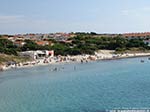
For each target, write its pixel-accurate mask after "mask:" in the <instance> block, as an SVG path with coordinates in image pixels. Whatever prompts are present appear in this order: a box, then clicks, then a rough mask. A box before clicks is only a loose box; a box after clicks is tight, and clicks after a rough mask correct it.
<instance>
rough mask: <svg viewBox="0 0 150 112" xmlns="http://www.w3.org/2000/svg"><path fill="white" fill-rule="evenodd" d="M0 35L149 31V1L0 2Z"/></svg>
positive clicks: (46, 0)
mask: <svg viewBox="0 0 150 112" xmlns="http://www.w3.org/2000/svg"><path fill="white" fill-rule="evenodd" d="M0 4H1V5H0V34H18V33H55V32H97V33H127V32H149V31H150V0H0Z"/></svg>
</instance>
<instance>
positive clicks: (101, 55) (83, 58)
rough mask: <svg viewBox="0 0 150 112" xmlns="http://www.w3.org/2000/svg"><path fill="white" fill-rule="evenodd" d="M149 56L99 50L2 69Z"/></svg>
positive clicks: (18, 64)
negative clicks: (93, 52) (87, 53)
mask: <svg viewBox="0 0 150 112" xmlns="http://www.w3.org/2000/svg"><path fill="white" fill-rule="evenodd" d="M145 56H146V57H147V56H150V53H123V54H115V51H113V50H99V51H98V52H95V55H77V56H54V57H51V58H44V59H37V60H33V61H29V62H24V63H15V64H10V65H6V64H5V65H1V66H0V69H1V71H3V70H8V69H16V68H26V67H34V66H43V65H49V64H60V63H71V62H78V63H87V62H90V61H96V60H114V59H123V58H134V57H145Z"/></svg>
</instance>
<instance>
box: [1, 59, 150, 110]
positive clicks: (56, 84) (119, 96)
mask: <svg viewBox="0 0 150 112" xmlns="http://www.w3.org/2000/svg"><path fill="white" fill-rule="evenodd" d="M141 59H142V60H144V63H141V62H140V60H141ZM55 68H57V70H54V69H55ZM149 107H150V60H148V58H133V59H121V60H109V61H96V62H89V63H83V64H81V63H70V64H69V63H67V64H55V65H48V66H37V67H32V68H21V69H15V70H8V71H4V72H1V73H0V112H100V111H103V110H109V109H116V108H130V109H132V108H137V109H141V108H149Z"/></svg>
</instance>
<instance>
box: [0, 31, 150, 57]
mask: <svg viewBox="0 0 150 112" xmlns="http://www.w3.org/2000/svg"><path fill="white" fill-rule="evenodd" d="M76 35H77V36H76V37H74V38H70V39H68V40H71V41H72V42H71V43H62V42H57V41H53V43H54V45H53V46H48V45H47V46H39V45H37V44H36V43H35V42H33V41H31V40H25V42H26V44H25V45H24V46H23V47H17V46H15V45H14V44H13V42H11V41H9V40H7V39H4V38H0V53H3V54H9V55H10V54H13V55H17V52H19V51H28V50H54V51H55V54H56V55H78V54H94V52H95V51H97V50H100V49H105V50H116V51H117V52H124V51H127V50H131V49H133V48H136V49H143V50H149V49H150V48H149V46H148V45H147V44H145V43H144V42H143V40H142V39H131V40H127V39H125V38H122V37H121V36H120V35H118V36H116V37H114V38H112V37H100V36H98V35H97V34H96V33H88V34H85V33H77V34H76Z"/></svg>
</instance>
